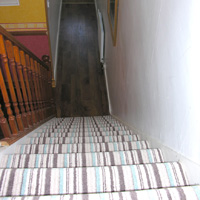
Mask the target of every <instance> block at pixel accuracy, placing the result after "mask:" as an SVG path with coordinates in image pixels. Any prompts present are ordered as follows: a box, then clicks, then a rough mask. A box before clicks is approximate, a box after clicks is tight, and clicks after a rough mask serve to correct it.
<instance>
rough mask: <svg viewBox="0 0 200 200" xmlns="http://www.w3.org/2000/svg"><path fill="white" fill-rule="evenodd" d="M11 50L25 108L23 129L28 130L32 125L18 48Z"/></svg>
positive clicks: (14, 47)
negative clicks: (25, 122)
mask: <svg viewBox="0 0 200 200" xmlns="http://www.w3.org/2000/svg"><path fill="white" fill-rule="evenodd" d="M13 50H14V56H15V62H16V64H17V72H18V76H19V82H20V86H21V90H22V95H23V99H24V104H25V108H26V116H27V122H28V123H27V124H26V125H25V124H24V127H25V128H29V126H31V124H33V123H32V118H31V112H30V108H29V105H28V97H27V93H26V87H25V84H24V76H23V72H22V65H21V60H20V55H19V48H18V47H17V46H13Z"/></svg>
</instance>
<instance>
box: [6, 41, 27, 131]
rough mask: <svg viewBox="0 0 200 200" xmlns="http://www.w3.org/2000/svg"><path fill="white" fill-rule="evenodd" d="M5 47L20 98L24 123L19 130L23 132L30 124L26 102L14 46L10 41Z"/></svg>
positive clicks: (19, 126) (19, 125)
mask: <svg viewBox="0 0 200 200" xmlns="http://www.w3.org/2000/svg"><path fill="white" fill-rule="evenodd" d="M5 45H6V50H7V54H8V60H9V66H10V71H11V75H12V80H13V83H14V85H15V90H16V95H17V98H18V103H19V107H20V110H21V115H22V122H23V123H20V124H19V123H18V128H19V131H23V130H24V125H25V127H27V126H28V122H27V115H26V113H25V108H24V101H23V98H22V94H21V88H20V85H19V80H18V75H17V70H16V63H15V60H14V52H13V46H12V43H11V42H10V41H9V40H6V42H5ZM21 115H20V116H21Z"/></svg>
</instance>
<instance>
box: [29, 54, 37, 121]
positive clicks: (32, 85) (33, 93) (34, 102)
mask: <svg viewBox="0 0 200 200" xmlns="http://www.w3.org/2000/svg"><path fill="white" fill-rule="evenodd" d="M26 63H27V68H28V78H29V85H30V88H31V94H32V98H33V105H34V106H33V107H34V110H35V120H36V122H39V121H40V117H39V108H38V106H37V99H36V91H35V86H34V77H33V74H32V69H31V63H33V59H32V61H31V63H30V58H29V55H27V54H26Z"/></svg>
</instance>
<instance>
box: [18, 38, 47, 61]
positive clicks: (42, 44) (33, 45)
mask: <svg viewBox="0 0 200 200" xmlns="http://www.w3.org/2000/svg"><path fill="white" fill-rule="evenodd" d="M15 38H16V39H17V40H19V41H20V42H21V43H22V44H23V45H24V46H25V47H27V48H28V49H29V50H30V51H32V52H33V53H34V54H35V55H36V56H37V57H38V58H40V59H41V57H42V56H43V55H50V50H49V49H50V47H49V42H48V36H47V35H25V36H15Z"/></svg>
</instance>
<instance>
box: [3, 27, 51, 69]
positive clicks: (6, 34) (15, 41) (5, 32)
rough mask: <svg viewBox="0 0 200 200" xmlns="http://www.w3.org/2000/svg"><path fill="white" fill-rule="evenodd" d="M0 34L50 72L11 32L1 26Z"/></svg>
mask: <svg viewBox="0 0 200 200" xmlns="http://www.w3.org/2000/svg"><path fill="white" fill-rule="evenodd" d="M0 34H2V35H4V37H6V38H7V39H8V40H10V41H11V42H12V43H13V44H15V45H16V46H18V47H19V48H20V49H21V50H23V51H24V52H25V53H27V54H29V55H30V56H31V57H32V58H33V59H35V60H37V62H39V63H40V64H41V65H43V66H44V67H45V68H46V69H48V70H49V67H48V66H47V65H46V64H45V63H44V62H43V61H41V60H40V59H39V58H38V57H37V56H36V55H35V54H34V53H33V52H31V51H30V50H29V49H27V48H26V47H25V46H24V45H23V44H22V43H20V42H19V41H18V40H17V39H16V38H15V37H13V36H12V34H10V33H9V32H7V31H6V30H5V29H4V28H3V27H2V26H1V25H0Z"/></svg>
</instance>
